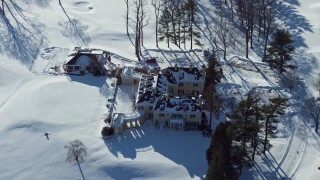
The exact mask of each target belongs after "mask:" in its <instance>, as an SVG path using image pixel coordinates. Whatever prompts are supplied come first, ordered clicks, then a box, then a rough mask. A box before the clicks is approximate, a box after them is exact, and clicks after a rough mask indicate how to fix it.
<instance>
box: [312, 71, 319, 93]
mask: <svg viewBox="0 0 320 180" xmlns="http://www.w3.org/2000/svg"><path fill="white" fill-rule="evenodd" d="M312 85H313V87H314V88H316V90H318V92H319V95H320V73H319V74H318V77H316V78H315V79H314V80H313V82H312Z"/></svg>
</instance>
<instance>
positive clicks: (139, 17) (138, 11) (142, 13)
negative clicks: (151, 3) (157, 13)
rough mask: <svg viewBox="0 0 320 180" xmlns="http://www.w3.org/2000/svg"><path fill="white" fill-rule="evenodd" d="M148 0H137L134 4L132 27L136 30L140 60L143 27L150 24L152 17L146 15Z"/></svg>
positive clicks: (136, 46)
mask: <svg viewBox="0 0 320 180" xmlns="http://www.w3.org/2000/svg"><path fill="white" fill-rule="evenodd" d="M146 4H147V0H135V1H134V2H133V5H134V9H135V10H134V16H135V17H134V19H131V21H132V24H131V25H132V29H133V30H134V32H135V45H134V46H135V54H136V56H137V58H138V60H139V61H140V60H141V57H140V55H141V45H142V44H143V28H144V27H145V26H147V25H148V24H149V19H150V17H147V16H146V10H145V6H146Z"/></svg>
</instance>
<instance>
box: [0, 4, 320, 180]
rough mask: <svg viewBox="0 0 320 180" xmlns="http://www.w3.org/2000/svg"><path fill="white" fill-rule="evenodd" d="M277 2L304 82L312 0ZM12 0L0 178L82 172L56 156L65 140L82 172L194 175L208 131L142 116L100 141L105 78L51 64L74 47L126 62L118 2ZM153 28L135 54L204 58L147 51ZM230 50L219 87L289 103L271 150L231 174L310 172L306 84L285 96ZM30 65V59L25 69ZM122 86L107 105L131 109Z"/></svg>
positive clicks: (200, 168) (310, 175)
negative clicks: (165, 125) (57, 69)
mask: <svg viewBox="0 0 320 180" xmlns="http://www.w3.org/2000/svg"><path fill="white" fill-rule="evenodd" d="M283 2H285V4H286V5H288V6H290V7H292V9H293V10H295V11H294V12H296V13H295V15H296V17H299V18H297V19H291V21H289V20H290V18H289V20H288V24H287V25H288V27H291V30H292V31H294V32H297V34H296V36H295V37H296V38H297V40H299V41H298V42H297V43H300V45H301V46H300V47H299V48H298V49H297V53H296V55H295V58H296V59H299V58H300V59H302V60H305V61H301V62H300V65H301V68H300V69H299V72H300V73H301V74H302V76H303V78H304V82H305V84H306V87H309V83H310V82H311V77H312V76H313V73H315V72H318V71H319V62H320V61H319V60H320V43H319V42H320V41H319V39H320V21H319V17H320V4H319V2H317V0H283ZM7 3H8V6H9V7H14V6H13V5H14V4H12V3H11V2H9V1H8V2H7ZM198 3H200V4H201V7H200V9H202V11H201V12H200V14H201V13H202V14H203V15H205V14H206V13H211V12H213V11H210V12H209V11H205V10H206V9H207V10H208V9H209V10H210V8H212V5H211V3H210V0H199V1H198ZM15 5H17V6H19V7H21V9H19V8H14V9H15V10H14V11H12V13H13V15H14V17H15V18H16V20H17V21H14V18H13V17H12V16H11V15H10V13H9V12H7V13H6V18H5V17H3V16H1V23H0V30H1V31H0V37H1V39H3V43H2V45H1V46H0V59H1V61H0V121H1V126H0V137H1V140H0V154H2V158H1V162H2V163H0V179H82V177H81V174H80V171H79V169H78V167H77V166H72V165H70V164H68V163H66V162H65V159H66V150H65V149H64V148H63V146H64V145H66V144H67V143H68V142H69V141H71V140H74V139H80V140H81V141H83V143H84V144H85V145H86V146H87V148H88V155H87V156H86V157H85V161H84V162H83V163H82V164H81V167H82V170H83V173H84V176H85V178H86V179H132V178H136V179H203V177H204V175H205V173H206V170H207V162H206V160H205V151H206V149H207V147H208V145H209V143H210V139H209V138H204V137H203V136H202V135H201V133H200V132H174V131H169V130H166V129H162V130H160V129H156V128H154V127H153V126H152V124H151V122H146V123H145V124H143V126H142V127H140V128H137V129H130V130H126V131H125V132H124V134H122V135H115V136H113V137H112V138H111V139H108V140H103V139H102V138H101V135H100V131H101V129H102V127H103V126H105V123H104V119H105V118H106V117H107V115H108V109H107V108H106V106H105V105H106V104H107V103H108V102H107V99H109V98H113V92H114V90H115V89H114V87H113V86H111V84H112V83H113V82H114V79H110V78H109V77H94V76H92V75H86V76H65V75H56V73H54V70H53V69H52V67H54V66H56V65H57V66H58V65H60V64H61V63H63V62H64V58H65V57H66V56H67V55H68V52H69V50H70V49H73V48H74V47H75V46H82V47H90V48H100V49H103V50H107V51H110V52H112V53H113V54H114V55H113V58H114V59H115V60H116V62H118V63H116V64H125V63H130V64H134V63H135V62H134V59H136V58H135V56H134V47H133V45H132V42H131V41H130V39H129V38H128V37H127V36H126V33H125V20H124V15H125V4H124V2H123V1H119V0H108V1H105V0H73V1H63V0H62V6H59V5H58V2H57V1H52V0H32V1H27V0H23V2H21V3H19V4H15ZM17 6H15V7H17ZM150 11H151V12H150V13H152V10H151V9H150ZM208 17H210V16H208ZM298 20H299V21H298ZM207 21H208V22H209V21H210V19H207ZM294 22H297V23H294ZM293 25H294V26H293ZM204 26H205V25H204ZM154 27H155V24H154V19H151V21H150V25H149V26H147V28H146V30H145V35H144V36H145V45H144V47H145V49H144V51H143V55H144V57H146V58H147V57H151V56H152V57H157V58H158V59H159V62H158V65H159V66H161V67H162V68H163V67H166V66H168V65H169V66H170V65H173V64H174V63H178V64H181V65H184V66H189V65H190V64H192V65H193V66H200V65H202V64H205V61H204V58H203V56H202V54H203V53H202V50H201V49H200V48H196V50H194V51H191V52H189V51H188V50H186V49H179V48H176V47H172V48H173V49H168V48H165V47H166V45H165V44H160V47H163V48H164V49H158V48H156V47H155V43H154V38H155V37H154ZM298 27H299V28H298ZM24 28H25V29H24ZM209 28H210V27H209ZM7 29H10V31H7ZM26 29H27V30H28V31H26ZM209 30H210V29H207V31H204V32H205V33H208V32H209ZM131 35H133V34H131ZM207 35H208V34H207ZM27 37H28V38H27ZM132 37H133V36H132ZM208 37H209V36H208ZM300 37H302V39H301V38H300ZM303 39H304V40H303ZM300 40H301V41H300ZM302 40H303V41H302ZM303 44H305V45H306V46H303ZM209 45H210V44H208V45H206V47H208V48H210V46H209ZM37 52H39V53H38V56H35V55H36V54H37ZM240 56H243V52H232V54H230V56H228V60H227V62H226V63H225V64H224V65H223V68H224V71H225V75H226V78H225V80H224V81H223V84H222V85H221V86H222V88H224V89H225V91H226V92H227V91H230V92H231V91H232V92H234V93H235V95H237V96H238V95H240V96H242V95H245V93H246V92H247V91H248V90H249V89H251V88H255V89H260V90H264V91H266V92H268V91H269V90H270V89H271V90H272V91H273V92H278V93H282V94H283V95H284V96H287V97H292V100H291V101H290V103H291V104H292V108H291V109H289V111H288V115H287V116H285V117H284V118H283V120H282V121H281V123H280V124H279V130H278V138H275V139H272V144H274V147H273V149H271V151H270V153H267V155H266V156H264V155H258V156H257V158H256V159H257V163H256V164H255V165H254V167H253V168H252V169H248V170H245V171H244V174H243V175H242V177H241V179H280V178H288V179H310V180H312V179H318V177H320V171H319V170H318V167H319V166H320V154H319V152H320V146H319V145H320V139H319V136H318V135H316V134H315V133H314V125H313V123H312V122H311V121H310V123H308V119H306V117H305V114H304V113H303V110H301V109H300V107H301V103H302V100H303V98H305V97H307V95H308V94H313V95H316V94H317V92H316V91H315V90H314V89H312V88H311V87H309V88H308V89H307V90H305V91H303V90H301V89H300V90H296V91H295V93H293V94H292V95H291V94H289V93H288V91H287V90H286V89H284V88H283V87H281V86H279V85H278V77H277V75H276V74H274V72H273V71H271V70H269V68H268V67H267V66H266V65H265V64H263V63H261V61H260V59H258V58H257V55H256V54H255V52H254V51H252V52H250V59H251V60H247V59H243V58H242V57H240ZM34 57H36V59H34ZM297 61H298V60H297ZM30 62H34V63H32V66H29V63H30ZM302 65H303V66H302ZM29 68H30V69H31V72H30V71H29V70H28V69H29ZM32 72H34V73H32ZM58 74H59V73H58ZM132 90H133V89H132V88H130V87H121V88H120V93H119V94H122V95H121V96H119V97H118V96H117V97H116V102H117V103H118V104H116V110H117V111H118V110H119V112H121V111H122V110H123V111H125V112H131V109H130V107H131V106H132V104H130V103H128V102H127V101H129V100H130V101H131V98H132V96H131V94H130V95H127V93H125V92H132ZM125 95H127V96H125ZM45 132H47V133H49V136H48V138H47V137H46V136H45V135H44V133H45Z"/></svg>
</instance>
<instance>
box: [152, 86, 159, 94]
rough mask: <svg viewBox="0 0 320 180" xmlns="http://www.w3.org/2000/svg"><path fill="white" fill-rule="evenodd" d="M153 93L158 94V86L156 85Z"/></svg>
mask: <svg viewBox="0 0 320 180" xmlns="http://www.w3.org/2000/svg"><path fill="white" fill-rule="evenodd" d="M153 94H154V95H157V94H158V88H157V87H155V88H154V89H153Z"/></svg>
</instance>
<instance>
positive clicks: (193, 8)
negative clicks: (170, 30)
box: [185, 0, 202, 49]
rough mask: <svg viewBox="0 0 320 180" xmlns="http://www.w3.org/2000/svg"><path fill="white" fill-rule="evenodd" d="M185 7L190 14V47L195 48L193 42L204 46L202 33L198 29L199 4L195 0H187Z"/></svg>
mask: <svg viewBox="0 0 320 180" xmlns="http://www.w3.org/2000/svg"><path fill="white" fill-rule="evenodd" d="M185 8H186V11H187V14H188V25H189V28H188V35H189V39H190V49H192V48H193V43H194V44H196V45H198V46H202V44H201V42H200V38H201V33H200V32H199V31H197V29H196V27H197V26H198V19H197V16H196V12H197V4H196V2H195V0H187V2H186V5H185Z"/></svg>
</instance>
